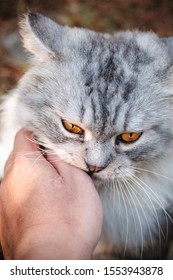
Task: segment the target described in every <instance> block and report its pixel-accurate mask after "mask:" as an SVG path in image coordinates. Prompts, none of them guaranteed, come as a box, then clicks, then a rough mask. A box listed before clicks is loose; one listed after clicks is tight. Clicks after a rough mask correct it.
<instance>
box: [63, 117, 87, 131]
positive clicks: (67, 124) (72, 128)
mask: <svg viewBox="0 0 173 280" xmlns="http://www.w3.org/2000/svg"><path fill="white" fill-rule="evenodd" d="M62 124H63V126H64V128H65V129H66V130H67V131H69V132H71V133H75V134H83V132H84V131H83V129H82V128H80V127H79V126H77V125H76V124H73V123H70V122H68V121H66V120H62Z"/></svg>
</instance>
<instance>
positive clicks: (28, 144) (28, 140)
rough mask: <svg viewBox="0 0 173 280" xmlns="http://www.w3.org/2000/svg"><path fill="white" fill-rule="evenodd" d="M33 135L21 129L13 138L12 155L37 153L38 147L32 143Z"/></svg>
mask: <svg viewBox="0 0 173 280" xmlns="http://www.w3.org/2000/svg"><path fill="white" fill-rule="evenodd" d="M34 141H35V140H34V138H33V134H32V132H30V131H27V130H25V129H24V128H22V129H21V130H19V131H18V132H17V134H16V136H15V140H14V148H13V151H14V153H17V152H27V151H39V146H38V145H37V144H36V143H34Z"/></svg>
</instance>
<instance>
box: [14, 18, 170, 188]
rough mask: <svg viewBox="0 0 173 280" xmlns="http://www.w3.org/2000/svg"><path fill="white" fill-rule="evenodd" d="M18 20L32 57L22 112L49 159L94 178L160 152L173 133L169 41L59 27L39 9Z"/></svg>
mask: <svg viewBox="0 0 173 280" xmlns="http://www.w3.org/2000/svg"><path fill="white" fill-rule="evenodd" d="M23 23H24V25H25V27H24V31H25V32H24V33H25V34H24V38H25V44H26V47H27V48H28V49H29V50H30V51H31V52H32V53H34V54H35V56H36V58H37V62H36V64H35V66H34V67H33V68H31V69H30V70H29V71H28V73H27V74H26V76H25V77H24V78H23V80H22V81H21V83H20V85H19V92H20V91H21V95H19V102H20V103H21V106H23V115H22V119H23V121H24V125H25V126H28V127H29V128H31V129H32V130H33V131H34V132H35V134H36V136H37V137H38V139H39V140H40V141H41V142H42V144H43V146H45V147H46V148H48V149H49V150H50V151H51V152H52V153H53V154H54V159H55V161H56V160H57V158H56V156H55V154H57V155H58V156H59V157H60V158H61V159H63V160H65V161H66V162H69V163H71V164H73V165H75V166H77V167H79V168H81V169H83V170H85V171H87V172H88V171H92V172H90V173H92V177H93V179H94V180H96V181H97V182H98V183H99V182H100V181H103V180H110V181H114V180H116V179H117V178H122V177H123V178H127V177H129V176H131V174H133V173H134V172H135V170H134V168H136V167H140V164H141V162H142V163H146V164H153V162H154V161H155V160H156V159H159V158H161V157H162V156H163V153H164V152H165V151H166V150H167V149H168V147H169V146H170V144H171V141H172V137H173V126H172V111H171V107H172V104H171V103H172V93H173V82H172V81H171V78H172V76H173V74H172V72H173V70H172V64H173V58H172V59H171V47H172V46H171V42H167V41H166V40H165V41H164V40H163V41H161V40H160V39H159V38H158V37H157V36H155V35H154V34H151V33H139V32H126V33H119V34H117V36H115V37H112V36H108V35H102V34H98V33H94V32H91V31H86V30H81V29H71V28H67V27H60V26H58V25H56V24H55V23H53V22H52V21H50V20H48V19H46V18H44V17H42V16H40V15H30V17H29V18H27V19H25V21H24V22H23ZM49 31H50V32H49ZM32 42H33V43H32ZM172 54H173V52H172Z"/></svg>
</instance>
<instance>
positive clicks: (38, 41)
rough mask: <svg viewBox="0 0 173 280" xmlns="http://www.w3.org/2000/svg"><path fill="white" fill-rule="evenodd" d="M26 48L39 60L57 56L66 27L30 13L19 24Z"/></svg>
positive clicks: (37, 14)
mask: <svg viewBox="0 0 173 280" xmlns="http://www.w3.org/2000/svg"><path fill="white" fill-rule="evenodd" d="M19 26H20V28H21V32H20V33H21V36H22V38H23V42H24V47H25V48H26V49H27V50H28V51H29V52H31V53H32V54H34V55H35V56H37V57H39V58H43V57H45V56H47V55H48V54H52V55H57V54H58V53H57V52H60V51H61V50H60V49H61V42H62V36H63V33H64V29H65V27H63V26H61V25H59V24H57V23H55V22H54V21H53V20H51V19H49V18H47V17H45V16H43V15H41V14H39V13H28V14H26V15H25V16H24V17H23V18H22V20H21V21H20V23H19Z"/></svg>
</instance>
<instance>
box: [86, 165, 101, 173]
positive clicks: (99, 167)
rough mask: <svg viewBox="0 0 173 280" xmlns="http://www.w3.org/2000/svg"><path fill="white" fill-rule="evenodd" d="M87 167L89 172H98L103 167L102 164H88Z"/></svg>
mask: <svg viewBox="0 0 173 280" xmlns="http://www.w3.org/2000/svg"><path fill="white" fill-rule="evenodd" d="M88 168H89V171H90V172H99V171H101V170H102V169H104V167H103V166H93V165H88Z"/></svg>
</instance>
